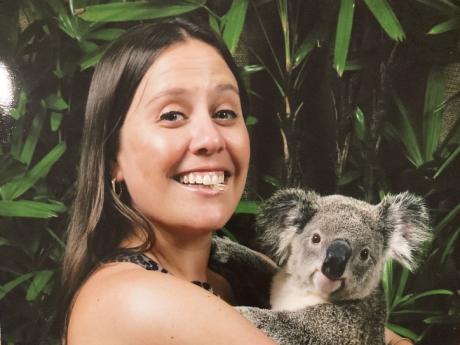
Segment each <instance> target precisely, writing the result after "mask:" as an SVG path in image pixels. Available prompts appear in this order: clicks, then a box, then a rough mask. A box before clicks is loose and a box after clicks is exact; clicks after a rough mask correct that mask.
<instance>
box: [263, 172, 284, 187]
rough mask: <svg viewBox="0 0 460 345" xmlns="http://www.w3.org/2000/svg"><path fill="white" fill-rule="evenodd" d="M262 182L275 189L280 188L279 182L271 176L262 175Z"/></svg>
mask: <svg viewBox="0 0 460 345" xmlns="http://www.w3.org/2000/svg"><path fill="white" fill-rule="evenodd" d="M263 180H264V181H265V182H267V183H268V184H270V185H272V186H273V187H275V188H277V189H279V188H281V181H280V180H278V179H277V178H275V177H273V176H269V175H264V177H263Z"/></svg>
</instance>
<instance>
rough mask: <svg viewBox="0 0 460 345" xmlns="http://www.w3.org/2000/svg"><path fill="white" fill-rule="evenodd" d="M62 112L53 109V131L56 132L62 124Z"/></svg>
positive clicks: (51, 119) (51, 121)
mask: <svg viewBox="0 0 460 345" xmlns="http://www.w3.org/2000/svg"><path fill="white" fill-rule="evenodd" d="M62 116H63V115H62V113H57V112H55V111H53V112H52V113H51V116H50V128H51V130H52V131H53V132H56V131H57V130H58V129H59V127H60V126H61V122H62Z"/></svg>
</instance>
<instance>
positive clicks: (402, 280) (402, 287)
mask: <svg viewBox="0 0 460 345" xmlns="http://www.w3.org/2000/svg"><path fill="white" fill-rule="evenodd" d="M408 278H409V270H408V269H407V268H405V267H403V268H402V272H401V276H400V278H399V282H398V289H397V290H396V294H395V305H394V306H393V308H394V307H396V305H397V304H398V303H399V301H400V300H401V298H402V295H403V293H404V290H405V289H406V284H407V280H408Z"/></svg>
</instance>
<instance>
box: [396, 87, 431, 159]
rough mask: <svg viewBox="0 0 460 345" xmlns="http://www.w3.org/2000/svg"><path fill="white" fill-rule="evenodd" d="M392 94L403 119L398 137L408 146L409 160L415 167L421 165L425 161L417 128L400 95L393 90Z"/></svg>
mask: <svg viewBox="0 0 460 345" xmlns="http://www.w3.org/2000/svg"><path fill="white" fill-rule="evenodd" d="M392 96H393V100H394V102H395V104H396V106H397V107H398V110H399V113H400V114H401V121H400V123H399V126H398V128H397V131H398V137H399V138H400V140H401V141H402V143H403V145H404V146H405V148H406V156H407V158H408V159H409V161H410V162H411V163H412V164H413V165H414V166H415V167H419V166H421V165H422V164H423V163H424V161H423V158H422V153H421V150H420V147H419V144H418V140H417V136H416V134H415V129H414V127H413V126H412V123H411V121H410V117H409V114H408V111H407V109H406V107H405V106H404V104H403V103H402V101H401V99H400V98H399V96H398V95H396V93H394V92H392Z"/></svg>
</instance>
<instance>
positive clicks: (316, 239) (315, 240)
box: [311, 234, 321, 244]
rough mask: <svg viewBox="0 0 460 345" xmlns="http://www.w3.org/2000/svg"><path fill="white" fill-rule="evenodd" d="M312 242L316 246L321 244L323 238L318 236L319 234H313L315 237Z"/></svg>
mask: <svg viewBox="0 0 460 345" xmlns="http://www.w3.org/2000/svg"><path fill="white" fill-rule="evenodd" d="M311 241H312V242H313V243H315V244H316V243H319V242H321V236H320V235H318V234H313V237H312V238H311Z"/></svg>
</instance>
